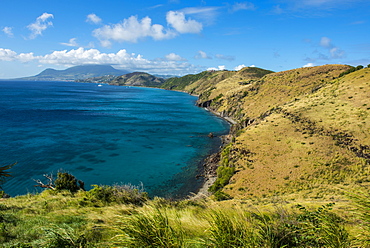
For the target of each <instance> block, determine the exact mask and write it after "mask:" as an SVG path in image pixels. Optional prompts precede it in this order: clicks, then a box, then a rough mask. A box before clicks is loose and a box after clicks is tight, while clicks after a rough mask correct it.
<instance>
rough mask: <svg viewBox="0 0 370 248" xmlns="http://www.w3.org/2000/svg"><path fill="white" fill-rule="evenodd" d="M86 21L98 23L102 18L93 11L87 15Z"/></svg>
mask: <svg viewBox="0 0 370 248" xmlns="http://www.w3.org/2000/svg"><path fill="white" fill-rule="evenodd" d="M86 22H89V23H92V24H99V23H101V22H102V19H101V18H100V17H99V16H97V15H95V14H94V13H92V14H89V15H87V18H86Z"/></svg>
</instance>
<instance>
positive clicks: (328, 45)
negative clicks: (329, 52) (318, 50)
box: [320, 37, 333, 48]
mask: <svg viewBox="0 0 370 248" xmlns="http://www.w3.org/2000/svg"><path fill="white" fill-rule="evenodd" d="M320 46H322V47H324V48H331V47H333V45H332V44H331V40H330V39H329V38H328V37H322V38H321V40H320Z"/></svg>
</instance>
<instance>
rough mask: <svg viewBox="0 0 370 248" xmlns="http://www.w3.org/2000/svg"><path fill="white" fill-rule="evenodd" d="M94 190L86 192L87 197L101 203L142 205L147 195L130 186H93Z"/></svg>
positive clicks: (141, 190)
mask: <svg viewBox="0 0 370 248" xmlns="http://www.w3.org/2000/svg"><path fill="white" fill-rule="evenodd" d="M93 186H94V188H93V189H91V190H90V191H89V192H87V195H88V197H90V198H91V199H93V200H98V201H101V202H103V203H113V202H114V203H124V204H134V205H139V206H141V205H143V203H144V202H146V201H147V200H148V194H147V193H146V192H144V191H143V189H140V188H138V187H136V186H132V185H129V184H128V185H114V186H107V185H102V186H99V185H93Z"/></svg>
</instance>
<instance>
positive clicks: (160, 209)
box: [0, 65, 370, 247]
mask: <svg viewBox="0 0 370 248" xmlns="http://www.w3.org/2000/svg"><path fill="white" fill-rule="evenodd" d="M162 86H163V87H164V88H167V89H175V90H182V91H187V92H189V93H192V94H196V95H199V100H198V104H199V106H203V107H207V108H208V109H210V110H211V111H214V112H216V113H219V114H220V115H222V116H224V117H229V118H232V119H233V120H234V122H235V123H236V124H235V125H233V128H232V130H231V133H230V135H229V137H228V138H229V139H228V140H230V143H228V144H225V146H224V147H223V148H222V150H221V151H220V152H219V154H218V155H217V156H216V157H217V158H215V159H214V160H215V161H217V166H218V169H217V174H218V179H217V180H216V183H215V184H214V186H212V187H211V189H212V190H213V192H215V194H214V195H213V196H211V197H210V198H205V199H200V200H199V199H198V198H197V199H198V200H196V199H192V200H182V201H170V200H166V199H161V198H155V199H152V200H149V199H147V197H146V195H145V194H144V193H142V192H141V191H140V190H139V189H135V188H130V187H129V188H127V187H123V186H122V187H118V188H117V186H115V187H116V188H115V187H108V186H96V187H95V188H94V189H92V190H90V191H88V192H86V191H78V192H77V193H74V194H72V193H70V192H68V191H52V190H47V191H45V192H43V193H42V194H39V195H26V196H20V197H16V198H10V199H2V200H1V201H0V209H1V213H0V247H370V240H369V237H370V228H369V227H370V215H369V213H370V200H369V199H370V195H369V187H370V167H369V166H370V97H369V96H370V68H364V69H361V68H357V70H354V69H353V68H352V67H350V66H346V65H325V66H319V67H311V68H300V69H295V70H289V71H284V72H277V73H274V72H271V71H267V70H263V69H260V68H244V69H243V70H240V71H238V72H233V71H213V72H203V73H200V74H197V75H188V76H185V77H182V78H172V79H169V80H167V81H166V82H165V83H164V84H163V85H162ZM226 199H227V200H226ZM220 200H221V201H220Z"/></svg>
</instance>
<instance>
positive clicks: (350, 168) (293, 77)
mask: <svg viewBox="0 0 370 248" xmlns="http://www.w3.org/2000/svg"><path fill="white" fill-rule="evenodd" d="M349 69H351V67H350V66H346V65H326V66H319V67H310V68H300V69H295V70H290V71H284V72H278V73H267V71H266V73H265V74H257V75H255V74H251V73H248V68H246V69H244V70H241V71H240V72H234V73H233V72H213V73H211V72H207V73H204V74H203V75H202V77H200V78H199V79H197V80H195V81H191V80H188V81H189V83H188V84H186V85H181V87H182V89H183V90H185V91H187V92H189V93H196V94H199V95H200V97H199V100H198V104H199V106H202V107H207V108H208V109H210V110H211V111H214V112H215V113H218V114H220V115H221V116H223V117H228V118H232V119H233V120H234V121H235V122H236V123H237V124H236V125H234V126H233V130H232V135H231V136H232V137H230V140H232V141H233V142H231V143H230V144H229V145H227V146H226V147H225V148H224V149H223V151H222V152H221V153H220V154H218V156H219V157H220V158H219V160H220V162H218V166H223V167H231V168H235V171H236V172H235V174H234V175H233V176H232V177H231V180H230V183H229V184H228V185H227V186H226V187H225V188H224V189H223V192H225V193H227V194H229V195H231V196H232V197H235V198H237V199H247V198H250V197H261V196H269V195H270V196H272V195H275V196H276V195H280V196H282V195H285V196H286V195H288V194H292V195H294V194H296V195H295V196H292V197H298V196H299V197H303V196H304V197H306V198H317V197H320V198H322V199H328V198H330V197H337V196H338V197H339V196H340V194H341V193H340V192H341V191H342V190H339V187H342V188H346V189H347V190H349V189H350V188H355V187H361V186H364V185H368V181H370V180H368V179H367V178H369V176H370V171H369V166H368V164H369V161H370V150H369V146H370V135H369V133H370V124H369V123H370V115H369V112H370V111H369V106H370V100H369V97H368V96H369V91H370V86H369V82H370V69H369V68H366V69H362V70H358V71H356V72H353V73H350V74H347V75H344V76H341V74H344V72H347V71H348V70H349ZM254 70H258V69H256V68H254ZM260 70H262V69H260ZM180 80H181V78H180V79H179V80H178V81H180Z"/></svg>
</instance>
